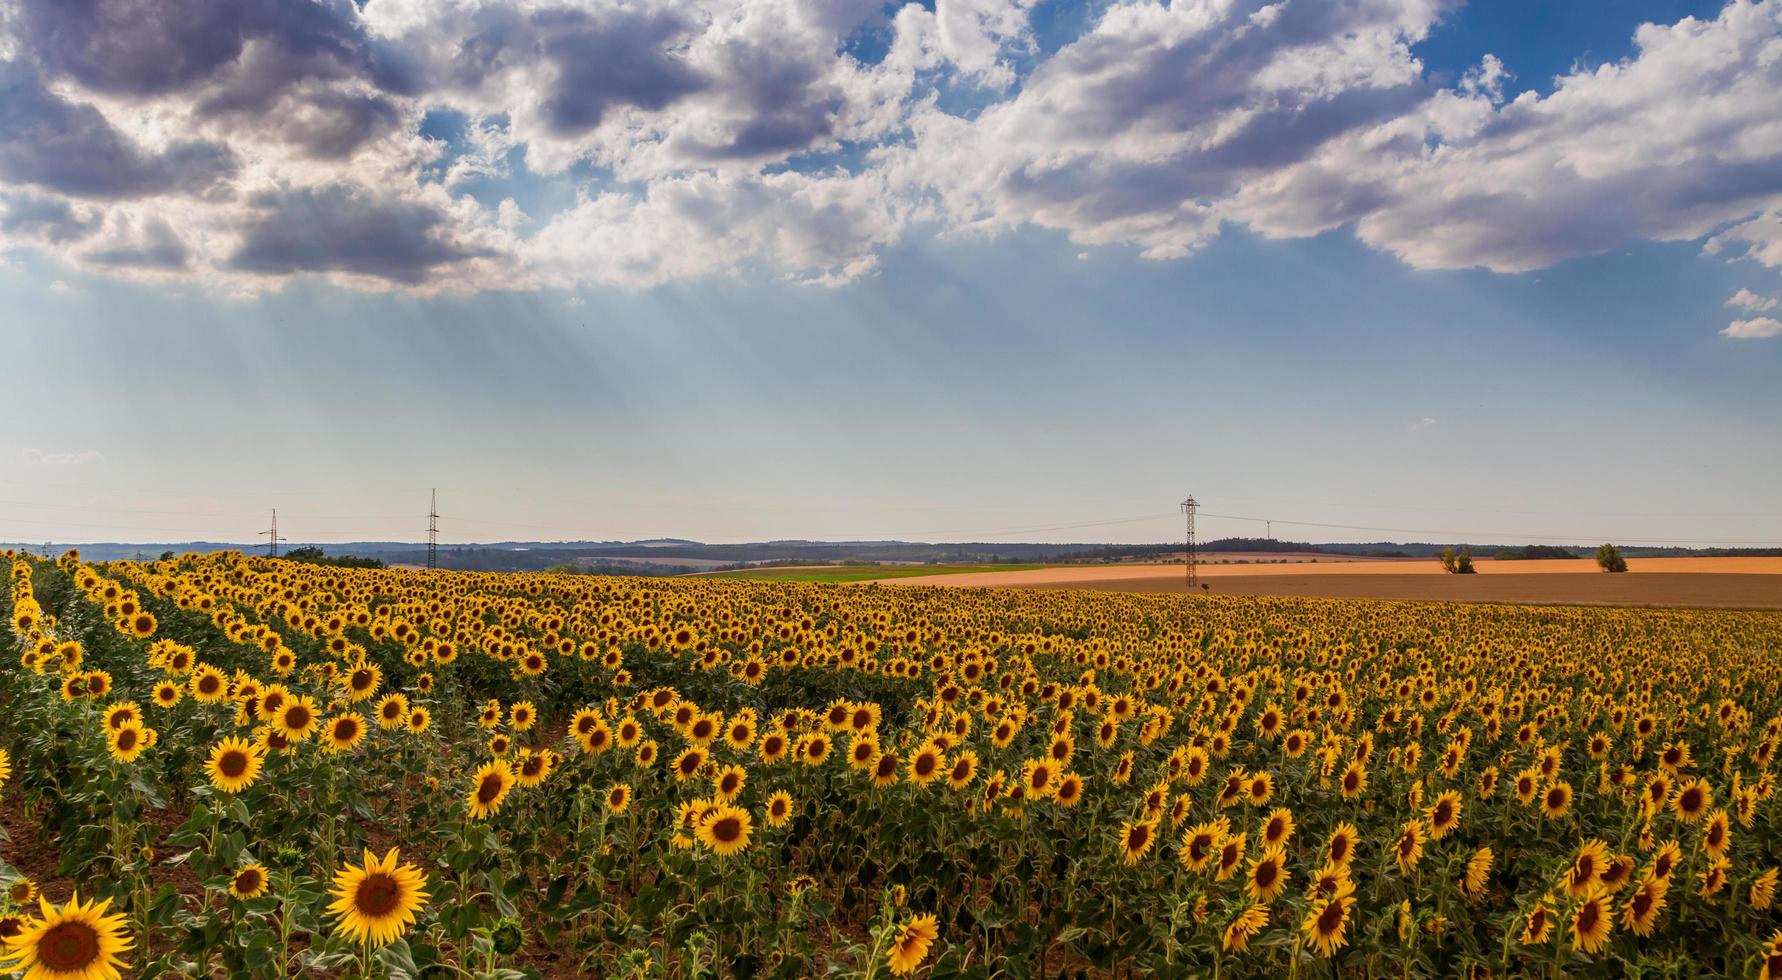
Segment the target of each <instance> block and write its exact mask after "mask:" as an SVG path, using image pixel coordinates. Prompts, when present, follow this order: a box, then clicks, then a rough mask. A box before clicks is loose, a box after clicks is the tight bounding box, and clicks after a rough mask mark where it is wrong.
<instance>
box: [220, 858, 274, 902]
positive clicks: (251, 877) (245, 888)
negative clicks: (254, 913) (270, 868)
mask: <svg viewBox="0 0 1782 980" xmlns="http://www.w3.org/2000/svg"><path fill="white" fill-rule="evenodd" d="M229 894H231V895H233V896H235V897H236V898H240V899H249V898H259V897H260V896H261V895H264V894H266V869H265V868H262V867H260V866H259V865H257V864H249V865H245V866H243V867H242V868H240V869H239V870H237V871H236V872H235V874H234V875H233V876H232V877H231V878H230V879H229Z"/></svg>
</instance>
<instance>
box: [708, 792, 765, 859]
mask: <svg viewBox="0 0 1782 980" xmlns="http://www.w3.org/2000/svg"><path fill="white" fill-rule="evenodd" d="M752 829H753V822H752V821H751V820H750V819H749V811H747V810H744V809H743V808H742V807H738V806H731V805H730V804H728V803H724V804H720V805H718V806H715V807H712V808H711V809H710V810H709V811H708V812H707V813H706V814H705V816H704V817H703V818H701V819H700V821H699V825H698V826H697V827H696V828H695V830H696V832H697V833H698V836H699V842H700V843H701V844H704V845H705V846H706V847H707V848H709V849H710V850H711V851H712V853H714V854H717V855H718V856H719V857H729V856H730V855H732V854H736V853H737V852H739V851H742V850H743V849H744V848H746V847H748V846H749V833H750V831H751V830H752Z"/></svg>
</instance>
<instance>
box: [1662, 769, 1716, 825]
mask: <svg viewBox="0 0 1782 980" xmlns="http://www.w3.org/2000/svg"><path fill="white" fill-rule="evenodd" d="M1712 805H1714V787H1712V786H1710V785H1708V781H1707V780H1706V779H1703V778H1701V777H1699V776H1698V777H1696V780H1695V782H1693V783H1690V784H1689V785H1687V786H1684V787H1683V788H1681V789H1679V790H1677V795H1676V797H1675V798H1674V799H1672V800H1671V812H1672V813H1675V814H1676V815H1677V819H1678V820H1681V821H1683V822H1684V823H1695V822H1696V821H1697V820H1700V819H1701V818H1702V815H1703V814H1705V813H1707V812H1708V807H1710V806H1712Z"/></svg>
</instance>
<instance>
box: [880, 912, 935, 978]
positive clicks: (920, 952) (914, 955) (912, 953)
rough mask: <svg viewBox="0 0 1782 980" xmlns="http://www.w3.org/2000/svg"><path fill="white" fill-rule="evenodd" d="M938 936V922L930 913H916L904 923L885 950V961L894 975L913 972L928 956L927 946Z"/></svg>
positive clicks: (932, 943) (904, 974)
mask: <svg viewBox="0 0 1782 980" xmlns="http://www.w3.org/2000/svg"><path fill="white" fill-rule="evenodd" d="M939 938H940V922H939V920H937V919H936V918H935V917H934V916H932V915H918V916H916V917H915V918H912V919H911V920H910V921H908V922H906V923H904V924H903V925H902V926H901V927H900V928H899V929H898V930H897V935H896V936H895V937H894V938H893V939H892V940H891V946H890V948H889V949H887V950H886V951H885V962H886V964H887V965H888V966H890V967H891V973H892V975H894V976H899V977H901V976H906V975H908V974H910V973H913V972H915V969H916V967H918V966H921V965H922V960H923V959H925V958H927V956H928V947H930V946H932V945H934V941H935V940H936V939H939Z"/></svg>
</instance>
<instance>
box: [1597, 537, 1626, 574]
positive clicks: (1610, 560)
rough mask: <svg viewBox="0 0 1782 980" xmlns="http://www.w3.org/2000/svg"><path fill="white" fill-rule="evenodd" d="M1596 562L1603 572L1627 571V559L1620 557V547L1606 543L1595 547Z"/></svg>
mask: <svg viewBox="0 0 1782 980" xmlns="http://www.w3.org/2000/svg"><path fill="white" fill-rule="evenodd" d="M1596 564H1597V566H1598V567H1600V568H1601V569H1602V570H1603V571H1605V572H1625V571H1627V559H1626V558H1623V557H1621V549H1620V548H1617V547H1615V546H1614V545H1612V544H1608V543H1604V544H1603V546H1602V547H1600V548H1598V549H1596Z"/></svg>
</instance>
